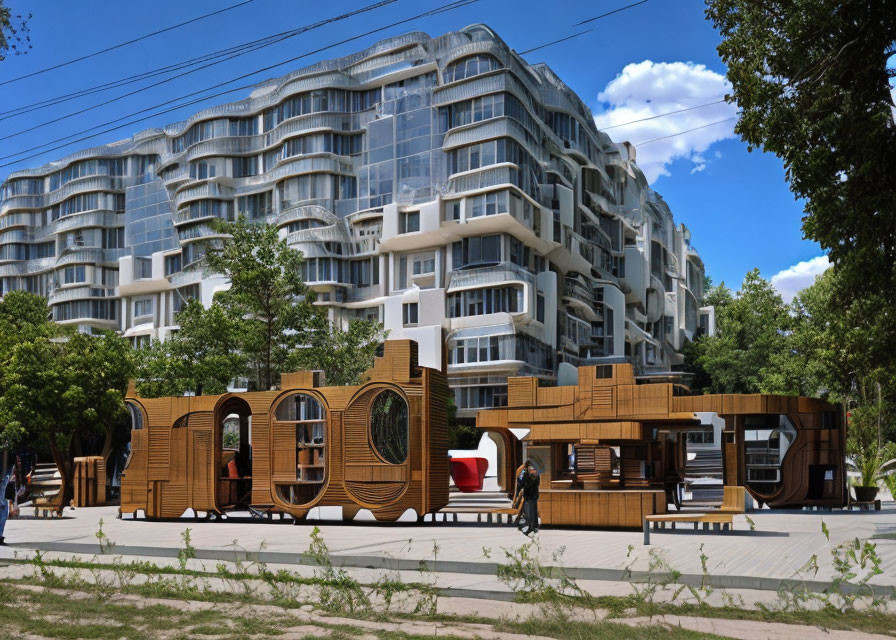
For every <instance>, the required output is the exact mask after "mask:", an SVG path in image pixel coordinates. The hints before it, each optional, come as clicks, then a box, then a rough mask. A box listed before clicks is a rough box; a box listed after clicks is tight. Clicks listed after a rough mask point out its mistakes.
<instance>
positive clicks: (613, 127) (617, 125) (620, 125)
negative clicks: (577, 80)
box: [598, 98, 725, 131]
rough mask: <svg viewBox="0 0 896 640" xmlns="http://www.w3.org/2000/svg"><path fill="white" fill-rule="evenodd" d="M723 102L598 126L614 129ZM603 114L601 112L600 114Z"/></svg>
mask: <svg viewBox="0 0 896 640" xmlns="http://www.w3.org/2000/svg"><path fill="white" fill-rule="evenodd" d="M723 102H725V99H724V98H722V99H721V100H716V101H714V102H706V103H704V104H698V105H696V106H693V107H687V108H686V109H676V110H675V111H666V112H665V113H659V114H657V115H655V116H650V117H649V118H639V119H638V120H629V121H628V122H620V123H619V124H614V125H613V126H611V127H598V129H600V130H601V131H609V130H610V129H615V128H617V127H626V126H628V125H630V124H635V123H637V122H647V121H648V120H656V119H657V118H663V117H665V116H671V115H672V114H674V113H684V112H685V111H693V110H694V109H702V108H703V107H708V106H710V105H713V104H721V103H723ZM601 115H603V114H601Z"/></svg>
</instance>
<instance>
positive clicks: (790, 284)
mask: <svg viewBox="0 0 896 640" xmlns="http://www.w3.org/2000/svg"><path fill="white" fill-rule="evenodd" d="M830 266H831V263H830V261H828V257H827V256H818V257H817V258H812V259H811V260H806V261H804V262H797V263H796V264H795V265H793V266H792V267H787V268H786V269H784V270H783V271H779V272H778V273H776V274H775V275H773V276H772V278H771V283H772V286H773V287H774V288H775V289H777V290H778V293H780V294H781V297H782V298H784V302H790V301H791V300H793V297H794V296H795V295H796V294H797V293H799V292H800V291H801V290H802V289H805V288H806V287H808V286H809V285H811V284H812V283H814V282H815V277H816V276H820V275H821V274H822V273H824V272H825V271H826V270H827V269H828V267H830Z"/></svg>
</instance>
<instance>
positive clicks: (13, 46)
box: [0, 0, 32, 62]
mask: <svg viewBox="0 0 896 640" xmlns="http://www.w3.org/2000/svg"><path fill="white" fill-rule="evenodd" d="M30 19H31V14H30V13H29V14H28V15H27V16H23V15H22V14H20V13H16V14H13V12H12V9H10V8H9V6H8V5H7V3H6V2H5V1H4V0H0V62H2V61H3V60H5V59H6V56H7V55H8V54H9V52H10V51H12V52H13V54H15V55H17V56H21V55H25V54H26V53H28V50H29V49H31V48H32V47H31V36H30V35H29V33H30V31H31V29H30V27H29V26H28V21H29V20H30Z"/></svg>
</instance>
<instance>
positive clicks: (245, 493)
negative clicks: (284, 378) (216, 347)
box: [174, 396, 252, 509]
mask: <svg viewBox="0 0 896 640" xmlns="http://www.w3.org/2000/svg"><path fill="white" fill-rule="evenodd" d="M174 426H175V427H177V426H178V425H177V424H175V425H174ZM215 430H216V433H215V448H216V449H217V451H216V453H217V456H216V457H217V460H218V461H219V463H218V464H219V470H220V475H219V478H218V483H217V487H216V491H217V493H216V495H215V497H216V503H217V504H218V505H219V506H220V507H222V508H225V509H227V508H234V507H240V506H248V505H249V503H250V501H251V499H252V409H251V408H250V407H249V403H248V402H246V401H245V400H243V399H242V398H238V397H236V396H232V397H230V398H227V399H226V400H224V402H223V403H221V405H220V406H219V407H218V409H217V411H216V412H215Z"/></svg>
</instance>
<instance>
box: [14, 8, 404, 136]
mask: <svg viewBox="0 0 896 640" xmlns="http://www.w3.org/2000/svg"><path fill="white" fill-rule="evenodd" d="M393 2H397V0H381V1H380V2H376V3H374V4H370V5H367V6H365V7H361V8H360V9H355V10H354V11H350V12H348V13H343V14H342V15H339V16H334V17H332V18H327V19H326V20H320V21H318V22H315V23H313V24H310V25H306V26H304V27H300V28H299V29H296V30H295V31H296V33H294V34H292V35H290V36H288V37H290V38H291V37H293V36H295V35H299V34H300V33H306V32H308V31H312V30H314V29H319V28H320V27H323V26H326V25H328V24H331V23H333V22H338V21H340V20H346V19H347V18H351V17H353V16H356V15H358V14H360V13H366V12H368V11H373V10H375V9H379V8H381V7H383V6H385V5H387V4H392V3H393ZM285 39H286V37H284V38H281V39H279V40H275V41H272V42H268V43H265V44H262V45H259V46H257V47H254V48H252V49H249V50H246V51H239V52H237V53H234V54H233V55H229V56H227V57H226V58H224V59H223V60H218V61H217V62H211V63H209V64H206V65H203V66H201V67H196V68H195V69H190V70H188V71H184V72H183V73H179V74H177V75H174V76H171V77H170V78H165V79H164V80H159V81H158V82H153V83H152V84H148V85H146V86H144V87H140V88H139V89H134V90H132V91H128V92H127V93H123V94H121V95H118V96H115V97H113V98H108V99H106V100H104V101H103V102H98V103H96V104H93V105H91V106H89V107H84V108H83V109H79V110H78V111H72V112H71V113H67V114H65V115H64V116H59V117H58V118H53V119H52V120H47V121H45V122H41V123H40V124H36V125H34V126H32V127H28V128H26V129H20V130H19V131H16V132H14V133H10V134H7V135H5V136H0V140H9V139H10V138H15V137H17V136H20V135H22V134H25V133H29V132H31V131H36V130H37V129H42V128H43V127H46V126H49V125H51V124H54V123H56V122H59V121H61V120H65V119H67V118H71V117H74V116H77V115H81V114H82V113H87V112H88V111H93V110H94V109H99V108H101V107H105V106H106V105H108V104H110V103H112V102H118V101H119V100H124V99H125V98H130V97H131V96H134V95H136V94H138V93H142V92H144V91H148V90H149V89H152V88H154V87H158V86H161V85H163V84H167V83H169V82H173V81H174V80H177V79H179V78H183V77H184V76H187V75H190V74H191V73H196V72H198V71H202V70H203V69H207V68H209V67H213V66H215V65H218V64H221V63H222V62H227V61H228V60H232V59H233V58H237V57H239V56H242V55H245V54H247V53H250V52H251V51H257V50H258V49H262V48H264V47H268V46H270V45H272V44H275V43H276V42H279V41H281V40H285ZM213 88H214V87H213ZM189 95H193V94H189ZM163 104H165V103H163ZM157 106H160V105H157ZM154 108H155V107H150V109H154Z"/></svg>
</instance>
